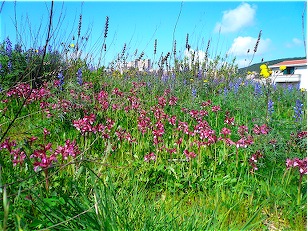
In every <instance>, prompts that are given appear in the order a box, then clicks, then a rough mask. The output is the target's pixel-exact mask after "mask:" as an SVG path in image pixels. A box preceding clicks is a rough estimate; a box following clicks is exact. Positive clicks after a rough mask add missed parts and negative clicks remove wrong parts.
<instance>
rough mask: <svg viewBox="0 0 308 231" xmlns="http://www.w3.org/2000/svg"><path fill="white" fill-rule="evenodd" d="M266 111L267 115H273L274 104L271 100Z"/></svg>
mask: <svg viewBox="0 0 308 231" xmlns="http://www.w3.org/2000/svg"><path fill="white" fill-rule="evenodd" d="M267 111H268V114H269V115H272V114H273V113H274V102H273V101H272V100H271V99H270V100H269V101H268V103H267Z"/></svg>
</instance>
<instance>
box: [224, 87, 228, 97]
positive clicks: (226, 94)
mask: <svg viewBox="0 0 308 231" xmlns="http://www.w3.org/2000/svg"><path fill="white" fill-rule="evenodd" d="M227 96H228V88H227V87H225V88H224V97H225V98H227Z"/></svg>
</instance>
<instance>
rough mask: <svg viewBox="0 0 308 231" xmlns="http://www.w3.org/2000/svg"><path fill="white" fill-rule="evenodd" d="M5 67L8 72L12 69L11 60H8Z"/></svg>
mask: <svg viewBox="0 0 308 231" xmlns="http://www.w3.org/2000/svg"><path fill="white" fill-rule="evenodd" d="M7 68H8V69H9V72H11V71H12V61H11V60H9V62H8V63H7Z"/></svg>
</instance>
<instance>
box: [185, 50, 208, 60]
mask: <svg viewBox="0 0 308 231" xmlns="http://www.w3.org/2000/svg"><path fill="white" fill-rule="evenodd" d="M194 52H195V62H197V61H198V60H197V58H196V57H199V62H203V61H204V58H205V52H204V51H202V50H198V51H194V50H193V49H190V50H189V51H188V49H185V51H184V56H185V57H187V58H188V60H189V62H190V61H191V59H192V55H193V53H194Z"/></svg>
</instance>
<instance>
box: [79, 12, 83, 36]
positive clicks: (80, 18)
mask: <svg viewBox="0 0 308 231" xmlns="http://www.w3.org/2000/svg"><path fill="white" fill-rule="evenodd" d="M81 22H82V14H80V15H79V23H78V37H79V36H80V33H81Z"/></svg>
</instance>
